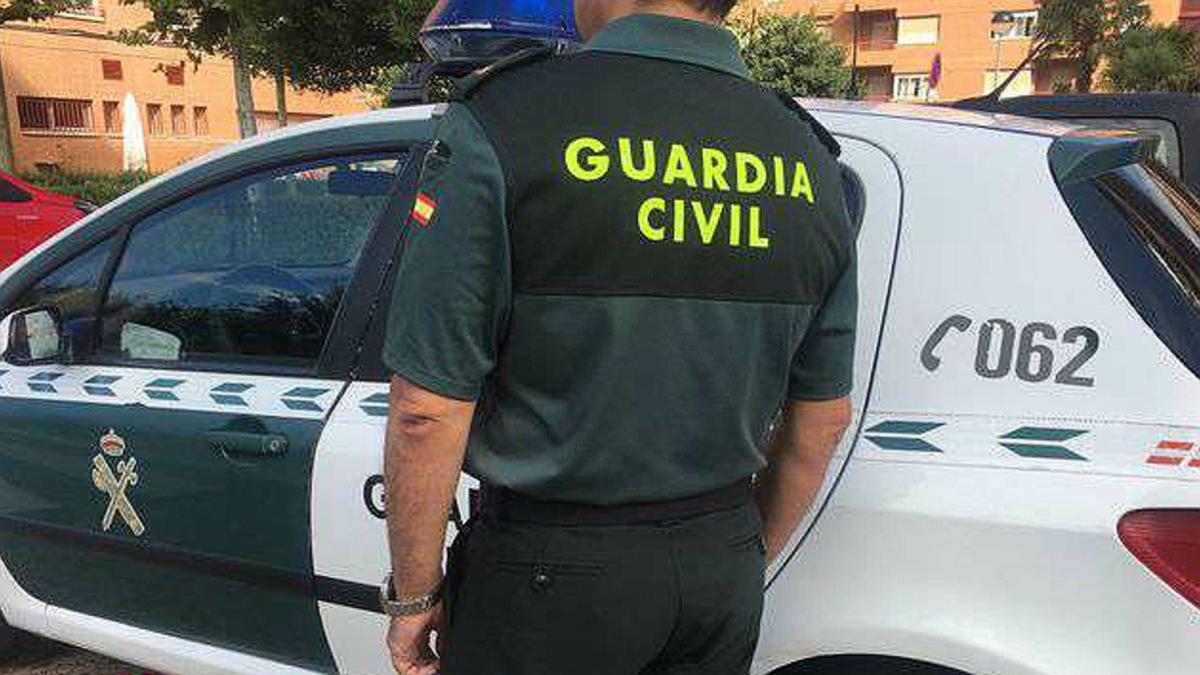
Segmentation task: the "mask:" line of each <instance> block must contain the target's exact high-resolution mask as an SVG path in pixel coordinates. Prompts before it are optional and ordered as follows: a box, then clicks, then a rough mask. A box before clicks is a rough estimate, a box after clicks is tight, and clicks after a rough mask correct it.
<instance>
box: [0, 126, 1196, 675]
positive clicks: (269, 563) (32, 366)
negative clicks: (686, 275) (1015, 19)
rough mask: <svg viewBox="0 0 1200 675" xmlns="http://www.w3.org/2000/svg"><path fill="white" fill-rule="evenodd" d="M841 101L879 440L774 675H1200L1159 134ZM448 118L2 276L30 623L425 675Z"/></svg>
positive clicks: (183, 181) (13, 464) (288, 148)
mask: <svg viewBox="0 0 1200 675" xmlns="http://www.w3.org/2000/svg"><path fill="white" fill-rule="evenodd" d="M810 107H811V108H812V109H813V110H814V112H815V113H816V115H817V116H818V117H819V118H820V119H821V120H822V121H823V122H824V123H825V124H826V125H827V126H828V127H829V128H830V129H832V130H833V132H834V133H835V134H836V135H837V136H838V138H839V141H840V142H841V143H842V145H843V148H844V153H843V157H842V160H843V162H844V164H845V167H846V170H845V179H844V185H845V188H846V192H847V197H848V202H849V204H850V206H851V210H852V211H853V213H854V215H855V217H857V218H859V219H861V221H862V236H861V240H860V243H859V249H860V250H859V259H860V282H859V283H860V287H861V289H862V293H861V295H862V297H861V307H860V314H861V319H860V324H861V331H860V335H859V344H858V362H857V365H858V368H857V371H858V374H857V383H856V388H855V392H854V402H855V408H856V411H857V415H856V425H855V427H854V430H853V432H852V433H850V434H849V435H848V437H847V438H846V440H845V442H844V444H843V446H842V447H841V448H840V450H839V452H838V456H837V459H836V461H835V466H834V467H833V469H832V470H831V472H830V477H829V480H828V482H827V485H826V488H825V490H824V491H823V493H822V496H821V503H820V505H819V508H814V509H813V511H812V514H811V515H810V517H809V519H808V522H806V523H805V525H804V526H803V527H802V528H801V530H800V531H799V532H797V534H796V536H795V538H794V540H793V542H792V543H791V545H790V546H789V547H788V549H787V551H786V554H785V555H784V556H783V557H782V558H781V559H780V560H779V561H778V562H777V563H776V564H775V565H774V566H773V568H772V569H771V570H770V575H769V578H770V582H769V586H768V589H767V596H768V604H767V612H766V617H765V624H764V631H763V639H762V643H761V645H760V650H759V655H758V659H757V666H756V672H757V673H781V674H782V673H793V674H794V673H919V674H926V675H933V674H935V673H970V674H972V675H984V674H997V675H1035V674H1036V675H1063V674H1070V673H1087V674H1089V675H1110V674H1111V675H1136V674H1143V673H1144V674H1151V673H1153V674H1155V675H1159V674H1169V673H1180V674H1183V673H1193V674H1194V673H1196V672H1198V671H1200V639H1197V636H1198V635H1200V609H1198V605H1200V453H1198V452H1197V444H1198V443H1200V377H1198V376H1197V374H1198V373H1200V230H1198V229H1197V225H1198V223H1200V205H1198V204H1197V202H1196V200H1195V198H1194V197H1192V196H1191V195H1190V194H1188V193H1187V192H1186V190H1183V189H1180V188H1179V187H1178V185H1177V184H1176V183H1175V182H1174V180H1173V179H1171V178H1170V177H1168V176H1167V175H1166V174H1165V173H1164V172H1163V171H1162V170H1161V169H1159V168H1158V167H1157V166H1155V165H1153V164H1152V163H1150V162H1149V161H1148V160H1146V159H1145V158H1146V157H1147V154H1146V153H1147V152H1148V148H1147V144H1146V142H1145V141H1142V140H1140V139H1138V138H1135V137H1126V136H1113V135H1108V136H1099V135H1090V136H1089V135H1084V134H1082V133H1079V132H1074V131H1071V130H1070V129H1068V128H1065V127H1055V126H1050V125H1048V124H1045V123H1034V122H1022V121H1019V120H1016V119H1003V118H996V117H990V116H985V115H978V114H974V113H967V112H960V111H949V110H928V109H920V110H918V109H906V108H900V107H892V106H862V105H853V104H840V103H838V104H834V103H822V102H812V103H810ZM437 114H438V109H437V108H433V107H415V108H407V109H401V110H392V111H383V112H375V113H370V114H366V115H362V116H356V117H346V118H341V119H335V120H330V121H325V122H319V123H314V124H308V125H302V126H299V127H295V128H292V129H289V130H287V131H284V132H282V133H278V134H273V135H269V136H266V137H262V138H258V139H255V140H251V141H249V142H246V143H242V144H239V145H236V146H233V147H231V148H229V149H226V150H223V151H221V152H218V153H216V154H213V155H211V156H208V157H206V158H204V159H201V160H199V161H197V162H194V163H192V164H189V165H187V166H185V167H183V168H182V169H180V170H178V171H175V172H173V173H171V174H169V175H166V176H164V177H162V178H159V179H157V180H155V181H153V182H151V183H150V184H148V185H146V186H144V187H143V188H141V189H138V190H136V191H135V192H133V193H131V194H129V195H127V196H126V197H124V198H122V199H120V200H118V201H117V202H115V203H113V204H111V205H109V206H107V207H105V208H103V209H101V210H100V211H98V212H96V213H94V214H92V215H91V216H90V217H88V218H87V219H86V220H84V221H82V222H81V223H79V224H78V225H77V226H75V227H74V228H72V229H70V230H69V231H67V232H65V233H63V234H62V235H61V236H59V237H57V238H56V239H54V240H53V241H51V242H48V243H47V244H46V245H44V246H42V247H41V248H39V249H38V250H36V251H34V252H33V253H31V254H30V255H28V256H26V257H25V258H24V259H23V260H22V261H21V262H20V263H19V264H17V265H14V266H13V267H12V268H11V269H10V270H9V271H7V272H5V273H4V275H3V276H0V311H2V312H3V315H4V316H6V317H7V318H4V320H3V323H2V324H0V349H2V350H3V359H2V361H0V561H2V563H3V564H2V566H0V611H2V612H3V618H4V620H5V621H7V623H8V625H10V626H12V627H15V628H19V629H24V630H27V631H32V632H34V633H38V634H41V635H46V636H49V637H51V638H54V639H57V640H61V641H64V642H69V643H73V644H76V645H80V646H83V647H86V648H89V649H93V650H96V651H100V652H103V653H106V654H110V655H113V656H116V657H119V658H121V659H124V660H127V661H130V662H133V663H137V664H142V665H144V666H146V667H149V668H154V669H157V670H162V671H168V672H181V673H276V672H278V673H287V672H341V673H386V672H388V670H389V665H388V661H387V658H386V652H385V648H384V642H383V638H384V628H385V619H384V617H383V615H382V614H381V613H380V612H379V609H378V604H377V599H376V598H377V591H376V589H377V587H378V584H379V582H380V580H381V579H383V577H384V573H385V571H386V570H387V568H388V560H387V554H386V548H387V546H386V539H385V531H384V521H383V515H384V510H383V503H382V494H383V487H382V479H381V477H380V475H379V474H380V471H381V466H382V453H383V437H384V425H385V421H386V413H387V384H386V382H387V377H388V373H387V372H386V371H385V369H384V367H383V366H382V364H381V362H380V351H381V344H382V339H383V336H382V333H383V327H384V323H385V317H386V313H387V311H388V304H389V302H388V301H389V298H390V295H391V284H392V277H393V271H394V269H395V265H396V260H397V257H398V256H399V255H400V253H401V251H402V248H403V235H404V226H403V225H404V223H405V222H406V220H407V216H408V213H409V210H410V209H411V208H412V204H413V194H412V193H413V184H414V181H415V179H416V175H417V172H418V171H419V166H420V163H421V162H420V158H421V157H423V155H424V153H425V150H426V148H427V145H428V143H429V139H430V136H431V133H432V131H433V128H434V124H435V117H436V115H437ZM697 414H698V415H699V414H704V411H697ZM681 423H686V421H681ZM470 494H471V492H470V481H469V480H467V481H464V484H463V487H462V489H461V490H460V495H459V502H458V509H456V512H455V513H454V518H455V519H456V520H461V518H463V517H465V516H466V515H467V514H468V512H469V509H470V501H471V500H470ZM453 530H454V528H451V536H453ZM481 675H492V674H481ZM564 675H569V674H564Z"/></svg>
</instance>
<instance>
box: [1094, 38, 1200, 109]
mask: <svg viewBox="0 0 1200 675" xmlns="http://www.w3.org/2000/svg"><path fill="white" fill-rule="evenodd" d="M1198 63H1200V43H1197V41H1196V34H1195V33H1193V32H1191V31H1189V30H1186V29H1184V28H1182V27H1180V26H1179V25H1178V24H1177V25H1174V26H1147V27H1144V28H1132V29H1130V30H1128V31H1126V32H1125V33H1124V34H1123V35H1122V36H1121V37H1120V38H1118V39H1117V42H1116V44H1114V45H1113V47H1112V50H1111V51H1110V53H1109V64H1108V69H1107V70H1106V71H1105V81H1106V82H1107V83H1108V86H1109V88H1111V89H1112V90H1113V91H1175V92H1183V93H1195V92H1198V91H1200V65H1198Z"/></svg>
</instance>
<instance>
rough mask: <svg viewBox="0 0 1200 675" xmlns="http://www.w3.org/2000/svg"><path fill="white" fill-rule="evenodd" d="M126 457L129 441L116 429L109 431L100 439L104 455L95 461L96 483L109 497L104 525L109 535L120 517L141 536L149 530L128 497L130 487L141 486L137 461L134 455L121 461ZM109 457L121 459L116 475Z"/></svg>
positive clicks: (93, 472) (93, 475) (102, 520)
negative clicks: (126, 446) (122, 457)
mask: <svg viewBox="0 0 1200 675" xmlns="http://www.w3.org/2000/svg"><path fill="white" fill-rule="evenodd" d="M124 454H125V439H124V438H121V437H120V436H118V435H117V434H116V432H115V431H114V430H112V429H109V430H108V433H107V434H104V435H103V436H101V437H100V452H99V453H98V454H97V455H96V456H95V457H93V458H92V482H93V483H95V485H96V489H97V490H99V491H101V492H103V493H105V494H106V495H108V508H107V509H105V511H104V517H103V518H102V519H101V520H100V526H101V527H103V528H104V531H105V532H108V531H109V529H110V528H111V527H112V524H113V519H115V518H116V516H117V514H120V515H121V519H122V520H124V521H125V525H126V526H128V527H129V530H130V531H131V532H133V534H134V536H138V537H140V536H142V533H143V532H145V531H146V525H145V523H143V522H142V517H141V516H139V515H138V512H137V511H136V510H135V509H134V508H133V502H131V501H129V494H128V493H129V490H130V488H132V487H134V486H135V485H137V484H138V474H137V459H136V458H134V457H133V456H132V455H130V456H129V458H128V459H121V456H122V455H124ZM106 455H107V457H106ZM108 457H112V458H114V459H116V460H117V464H116V473H113V468H112V466H111V465H110V464H109V460H108Z"/></svg>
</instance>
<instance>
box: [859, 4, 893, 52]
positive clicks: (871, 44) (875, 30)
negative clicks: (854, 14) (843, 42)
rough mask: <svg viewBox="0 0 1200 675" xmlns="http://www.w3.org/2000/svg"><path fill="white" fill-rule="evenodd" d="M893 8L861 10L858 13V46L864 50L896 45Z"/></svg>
mask: <svg viewBox="0 0 1200 675" xmlns="http://www.w3.org/2000/svg"><path fill="white" fill-rule="evenodd" d="M896 24H897V21H896V12H895V10H887V11H874V12H862V13H861V14H860V15H859V30H858V48H859V49H862V50H865V51H873V50H881V49H892V48H893V47H895V46H896Z"/></svg>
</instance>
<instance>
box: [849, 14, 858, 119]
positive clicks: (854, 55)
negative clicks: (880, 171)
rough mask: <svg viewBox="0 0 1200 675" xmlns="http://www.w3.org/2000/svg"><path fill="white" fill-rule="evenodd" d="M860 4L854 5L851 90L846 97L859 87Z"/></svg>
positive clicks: (851, 42) (851, 43) (851, 41)
mask: <svg viewBox="0 0 1200 675" xmlns="http://www.w3.org/2000/svg"><path fill="white" fill-rule="evenodd" d="M858 12H859V10H858V5H857V4H856V5H854V28H853V31H852V32H853V37H852V38H851V40H850V91H848V92H846V98H850V94H852V93H853V92H854V91H855V90H856V89H857V88H858Z"/></svg>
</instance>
